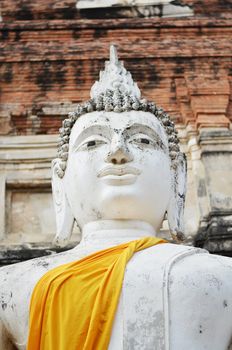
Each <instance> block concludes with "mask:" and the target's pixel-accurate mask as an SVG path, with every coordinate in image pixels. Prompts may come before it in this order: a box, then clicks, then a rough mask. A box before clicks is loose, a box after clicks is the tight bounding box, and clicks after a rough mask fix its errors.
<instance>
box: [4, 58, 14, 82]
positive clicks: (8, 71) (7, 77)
mask: <svg viewBox="0 0 232 350" xmlns="http://www.w3.org/2000/svg"><path fill="white" fill-rule="evenodd" d="M5 65H6V68H5V71H4V72H3V74H2V77H1V79H2V80H3V81H4V82H5V83H8V84H9V83H11V82H12V80H13V67H12V63H6V64H5Z"/></svg>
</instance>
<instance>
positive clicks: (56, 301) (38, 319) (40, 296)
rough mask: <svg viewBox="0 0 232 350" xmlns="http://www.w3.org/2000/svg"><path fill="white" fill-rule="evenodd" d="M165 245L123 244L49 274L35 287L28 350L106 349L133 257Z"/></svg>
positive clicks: (153, 242)
mask: <svg viewBox="0 0 232 350" xmlns="http://www.w3.org/2000/svg"><path fill="white" fill-rule="evenodd" d="M165 242H166V241H164V240H162V239H159V238H155V237H144V238H142V239H139V240H136V241H131V242H128V243H124V244H120V245H118V246H115V247H111V248H109V249H105V250H101V251H98V252H96V253H94V254H91V255H89V256H87V257H85V258H83V259H81V260H79V261H75V262H71V263H68V264H65V265H62V266H59V267H56V268H55V269H53V270H51V271H49V272H47V273H46V274H45V275H44V276H43V277H42V278H41V279H40V280H39V282H38V283H37V285H36V286H35V288H34V291H33V294H32V298H31V305H30V320H29V338H28V345H27V350H105V349H107V348H108V345H109V341H110V335H111V330H112V325H113V321H114V315H115V312H116V309H117V305H118V300H119V297H120V292H121V288H122V282H123V277H124V272H125V267H126V264H127V262H128V260H129V259H130V258H131V257H132V255H133V254H134V253H135V252H137V251H139V250H142V249H145V248H148V247H151V246H153V245H156V244H159V243H165Z"/></svg>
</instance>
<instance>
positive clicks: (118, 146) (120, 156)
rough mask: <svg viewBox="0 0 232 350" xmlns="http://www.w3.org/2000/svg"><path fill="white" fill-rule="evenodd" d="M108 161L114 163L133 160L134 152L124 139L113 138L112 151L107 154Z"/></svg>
mask: <svg viewBox="0 0 232 350" xmlns="http://www.w3.org/2000/svg"><path fill="white" fill-rule="evenodd" d="M105 160H106V162H108V163H112V164H125V163H128V162H131V161H132V160H133V157H132V154H131V153H130V152H129V150H128V149H127V147H126V145H125V142H123V141H122V140H119V139H118V140H112V143H111V147H110V152H109V153H108V154H107V156H106V159H105Z"/></svg>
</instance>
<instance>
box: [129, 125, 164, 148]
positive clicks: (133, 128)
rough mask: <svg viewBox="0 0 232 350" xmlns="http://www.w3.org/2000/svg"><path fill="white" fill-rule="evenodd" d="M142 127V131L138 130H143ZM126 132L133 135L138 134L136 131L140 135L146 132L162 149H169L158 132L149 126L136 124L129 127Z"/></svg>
mask: <svg viewBox="0 0 232 350" xmlns="http://www.w3.org/2000/svg"><path fill="white" fill-rule="evenodd" d="M141 127H142V130H138V129H141ZM126 131H127V133H128V134H133V132H136V131H137V132H138V133H141V132H145V133H146V134H147V135H148V136H150V137H151V138H153V139H156V140H157V141H158V142H159V144H160V146H161V147H162V148H164V149H166V148H167V147H166V145H165V143H164V142H163V140H162V138H161V136H160V135H159V134H158V132H157V131H156V130H154V129H153V128H151V127H150V126H148V125H145V124H138V123H134V124H131V125H129V126H128V127H127V128H126Z"/></svg>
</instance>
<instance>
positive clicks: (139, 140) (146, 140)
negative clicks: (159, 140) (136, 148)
mask: <svg viewBox="0 0 232 350" xmlns="http://www.w3.org/2000/svg"><path fill="white" fill-rule="evenodd" d="M129 143H133V144H137V145H141V144H142V145H144V146H151V145H155V141H154V140H152V139H151V138H150V137H148V136H141V137H140V136H138V135H136V137H132V138H131V140H130V141H129Z"/></svg>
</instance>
